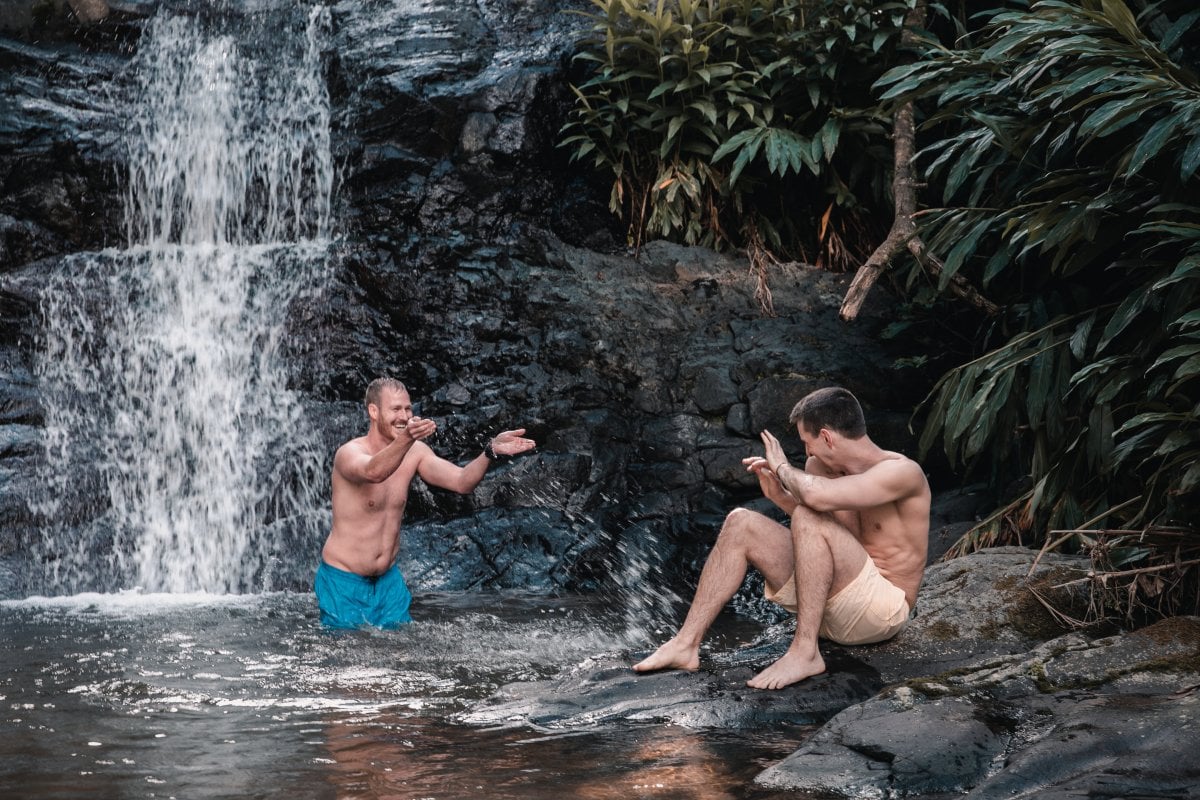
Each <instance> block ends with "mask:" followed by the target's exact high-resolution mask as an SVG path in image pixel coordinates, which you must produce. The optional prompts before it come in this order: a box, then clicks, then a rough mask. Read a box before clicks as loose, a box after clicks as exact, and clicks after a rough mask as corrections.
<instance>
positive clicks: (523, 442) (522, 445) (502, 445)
mask: <svg viewBox="0 0 1200 800" xmlns="http://www.w3.org/2000/svg"><path fill="white" fill-rule="evenodd" d="M535 447H537V443H536V442H535V441H533V439H526V438H525V429H524V428H517V429H516V430H512V431H502V432H500V433H498V434H496V437H495V438H494V439H492V452H493V453H495V454H496V455H499V456H515V455H518V454H520V453H525V452H528V451H529V450H532V449H533V448H535Z"/></svg>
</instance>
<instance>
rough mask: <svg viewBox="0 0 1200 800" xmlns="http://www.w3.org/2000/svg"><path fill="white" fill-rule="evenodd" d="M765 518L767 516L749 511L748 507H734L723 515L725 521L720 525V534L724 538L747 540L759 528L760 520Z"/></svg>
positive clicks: (760, 525)
mask: <svg viewBox="0 0 1200 800" xmlns="http://www.w3.org/2000/svg"><path fill="white" fill-rule="evenodd" d="M766 519H767V517H765V516H763V515H762V514H760V513H758V512H757V511H751V510H750V509H748V508H735V509H734V510H733V511H730V512H729V513H728V514H726V515H725V522H724V524H723V525H721V533H720V536H721V538H723V539H726V540H729V539H736V540H740V541H749V540H750V539H753V538H754V536H755V534H756V532H757V531H758V530H759V529H761V527H762V522H763V521H764V520H766Z"/></svg>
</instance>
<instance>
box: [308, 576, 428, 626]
mask: <svg viewBox="0 0 1200 800" xmlns="http://www.w3.org/2000/svg"><path fill="white" fill-rule="evenodd" d="M313 591H315V592H316V593H317V606H318V607H320V609H321V622H322V623H324V624H325V625H328V626H330V627H332V628H360V627H362V626H364V625H373V626H375V627H377V628H394V627H396V626H397V625H403V624H404V623H406V622H412V617H411V616H409V613H408V607H409V605H410V604H411V603H412V594H411V593H410V592H409V591H408V584H406V583H405V582H404V576H403V575H401V574H400V568H399V567H397V566H396V565H394V564H393V565H392V568H391V569H389V570H388V571H387V572H385V573H383V574H382V575H375V576H372V577H366V576H363V575H356V574H354V573H353V572H346V571H345V570H344V569H338V568H337V567H331V566H329V565H328V564H326V563H325V562H324V561H322V562H321V564H320V566H318V567H317V576H316V578H315V579H314V580H313Z"/></svg>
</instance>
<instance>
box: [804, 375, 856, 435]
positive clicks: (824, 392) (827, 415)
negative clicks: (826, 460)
mask: <svg viewBox="0 0 1200 800" xmlns="http://www.w3.org/2000/svg"><path fill="white" fill-rule="evenodd" d="M788 423H790V424H792V425H803V426H804V430H805V431H807V432H808V433H810V434H815V433H819V432H820V430H821V429H822V428H827V429H829V430H831V431H836V432H837V433H840V434H841V435H842V436H845V437H846V438H847V439H861V438H862V437H864V436H866V435H867V422H866V420H865V419H864V418H863V411H862V406H860V405H859V404H858V400H857V399H856V398H855V397H854V395H852V394H850V392H849V391H847V390H845V389H843V388H842V387H840V386H830V387H827V388H825V389H817V390H816V391H815V392H809V393H808V394H806V395H805V396H804V397H802V398H801V399H800V402H799V403H796V405H795V406H794V407H793V408H792V413H791V415H790V416H788Z"/></svg>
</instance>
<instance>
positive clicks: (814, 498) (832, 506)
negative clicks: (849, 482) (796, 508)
mask: <svg viewBox="0 0 1200 800" xmlns="http://www.w3.org/2000/svg"><path fill="white" fill-rule="evenodd" d="M800 504H801V505H803V506H806V507H808V508H809V509H811V510H812V511H816V512H817V513H818V514H826V513H828V512H830V511H839V510H840V509H841V506H839V505H838V504H837V503H834V502H832V501H830V500H829V499H828V498H825V497H821V496H820V495H814V494H812V493H810V494H809V495H807V496H802V497H801V498H800Z"/></svg>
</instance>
